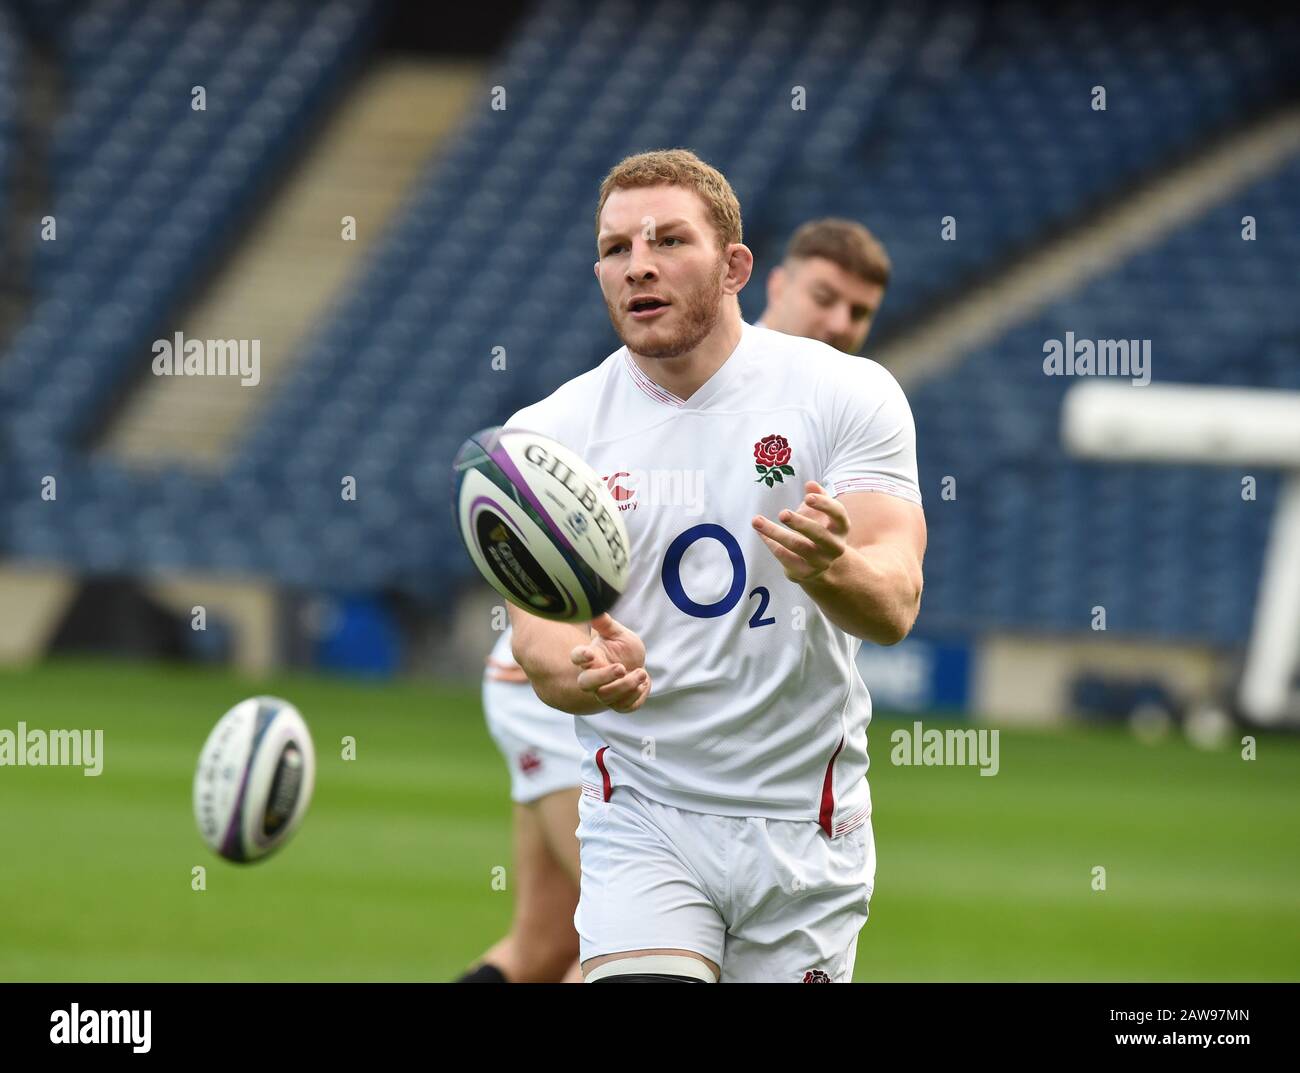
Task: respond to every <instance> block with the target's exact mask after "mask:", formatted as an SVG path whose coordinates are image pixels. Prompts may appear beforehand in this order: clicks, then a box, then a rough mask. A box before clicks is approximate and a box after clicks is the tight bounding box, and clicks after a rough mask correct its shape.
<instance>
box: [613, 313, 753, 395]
mask: <svg viewBox="0 0 1300 1073" xmlns="http://www.w3.org/2000/svg"><path fill="white" fill-rule="evenodd" d="M753 334H754V327H753V325H751V324H749V323H748V322H746V321H743V320H742V321H741V322H740V342H739V343H737V344H736V349H735V350H733V351H732V352H731V353H730V354H728V355H727V360H726V361H724V362H723V363H722V364H721V365H719V366H718V368H717V369H716V370H715V371H714V373H713V375H712V376H711V377H709V378H708V379H707V380H706V381H704V383H703V384H701V385H700V386H699V388H698V389H697V390H696V391H695V394H693V395H692V396H691V397H690V398H689V399H683V398H680V397H679V396H677V395H674V394H673V393H672V392H671V391H669V390H668V389H667V388H666V387H661V386H660V385H658V384H656V383H655V382H654V381H653V380H651V379H650V377H648V376H646V374H645V373H643V372H642V371H641V367H640V366H639V365H637V363H636V362H635V361H633V360H632V355H631V353H630V352H629V351H628V349H627V347H624V348H623V365H624V367H625V368H626V369H627V371H628V375H629V376H630V377H631V378H632V382H633V383H634V384H635V385H636V386H637V387H638V388H639V389H640V390H641V391H642V392H643V393H644V394H645V395H647V396H649V397H650V398H651V399H653V400H654V401H655V402H657V403H659V404H660V405H662V406H670V407H672V408H673V409H677V410H698V409H700V408H702V407H703V406H704V405H706V404H707V403H708V402H709V401H710V400H711V399H712V398H714V397H715V396H716V395H717V394H718V393H719V392H720V391H721V390H722V389H723V387H724V386H725V385H726V384H727V383H729V382H730V381H731V380H732V379H733V378H734V377H735V376H736V375H737V374H738V370H739V368H740V366H741V364H743V361H742V359H743V358H744V355H745V353H746V351H747V350H748V348H749V344H750V340H751V338H752V336H753Z"/></svg>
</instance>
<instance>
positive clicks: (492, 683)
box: [483, 678, 582, 805]
mask: <svg viewBox="0 0 1300 1073" xmlns="http://www.w3.org/2000/svg"><path fill="white" fill-rule="evenodd" d="M483 713H484V716H485V717H486V719H487V726H488V732H489V733H490V734H491V735H492V739H493V740H494V741H495V742H496V743H497V748H498V749H500V750H501V755H502V756H503V757H504V758H505V761H506V767H508V768H509V769H510V797H511V800H513V801H516V802H518V803H519V804H521V805H526V804H528V803H529V802H532V801H536V800H537V799H538V798H542V797H545V796H546V795H547V794H551V793H555V792H556V791H557V790H567V789H570V788H574V787H577V786H579V785H580V784H581V783H582V777H581V775H580V774H579V772H578V768H579V766H580V765H581V763H582V746H581V745H579V744H578V739H577V737H576V735H575V734H574V729H573V720H574V718H575V716H572V715H570V714H569V713H568V712H561V711H557V710H556V709H554V708H550V707H547V705H545V704H543V703H542V702H541V701H540V700H538V699H537V694H536V693H534V692H533V687H532V686H531V685H529V684H528V683H527V682H503V681H497V680H494V679H492V678H485V679H484V681H483Z"/></svg>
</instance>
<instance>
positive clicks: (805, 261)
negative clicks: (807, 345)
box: [758, 217, 891, 354]
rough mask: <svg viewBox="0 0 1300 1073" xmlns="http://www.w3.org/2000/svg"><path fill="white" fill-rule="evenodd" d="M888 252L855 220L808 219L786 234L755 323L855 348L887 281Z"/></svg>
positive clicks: (868, 326) (859, 346) (855, 350)
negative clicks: (763, 306) (787, 240)
mask: <svg viewBox="0 0 1300 1073" xmlns="http://www.w3.org/2000/svg"><path fill="white" fill-rule="evenodd" d="M890 272H891V265H890V262H889V254H887V253H886V252H885V247H884V246H882V245H881V244H880V242H879V241H877V239H876V237H875V236H874V235H873V234H872V233H871V232H870V231H868V230H867V229H866V228H865V227H863V226H862V225H861V224H860V223H858V222H857V221H855V220H840V219H835V218H833V217H832V218H827V219H824V220H810V221H809V222H808V223H806V224H804V225H803V226H802V227H800V228H799V230H798V231H796V232H795V233H794V235H793V236H792V237H791V238H790V244H789V245H788V246H786V249H785V259H784V260H783V261H782V262H781V263H780V264H779V265H777V266H776V267H775V268H773V269H772V271H771V272H769V273H768V276H767V308H766V309H765V310H763V315H762V316H761V317H759V319H758V323H759V324H760V325H761V326H762V327H764V328H771V329H773V330H774V331H778V332H785V333H786V334H788V335H806V336H808V337H809V338H811V339H820V340H821V341H822V342H823V343H829V344H830V345H831V346H833V347H835V348H836V349H837V350H842V351H844V353H846V354H857V353H859V352H860V351H861V350H862V344H863V343H865V342H866V340H867V333H868V332H870V331H871V325H872V322H873V321H874V319H875V316H876V313H877V312H878V311H879V309H880V303H881V301H882V300H883V299H884V297H885V288H886V287H888V286H889V275H890Z"/></svg>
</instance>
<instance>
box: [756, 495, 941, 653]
mask: <svg viewBox="0 0 1300 1073" xmlns="http://www.w3.org/2000/svg"><path fill="white" fill-rule="evenodd" d="M805 487H806V490H807V492H808V495H807V496H806V497H805V499H804V501H803V503H802V504H801V505H800V506H799V508H798V510H797V511H782V512H781V514H780V515H779V519H780V521H781V522H782V523H784V524H781V525H778V524H776V523H774V522H772V521H770V520H768V519H767V518H764V517H762V516H761V515H760V516H759V517H757V518H755V519H754V527H755V528H756V529H757V530H758V531H759V532H760V533H761V534H762V535H763V539H764V541H765V542H766V544H767V546H768V547H769V548H770V549H771V550H772V554H773V555H775V556H776V558H777V560H778V561H779V562H780V563H781V565H782V566H783V567H785V571H786V576H787V577H788V578H790V580H791V581H794V582H797V583H798V584H799V585H801V586H802V587H803V590H804V591H805V592H806V593H808V595H809V596H811V597H812V598H813V600H814V601H816V603H817V606H818V607H820V608H821V609H822V611H823V612H825V614H826V617H827V618H829V619H830V620H831V621H832V622H833V623H835V625H836V626H838V627H839V628H840V629H842V630H844V632H845V633H850V634H852V635H853V636H854V637H860V638H862V639H863V640H864V641H872V642H874V643H875V644H882V645H892V644H897V643H898V642H899V641H901V640H902V639H903V638H904V637H906V636H907V635H908V633H909V632H910V631H911V629H912V626H913V624H914V623H915V622H916V616H917V613H918V612H919V611H920V608H921V588H922V584H923V581H922V573H921V560H922V558H923V557H924V555H925V544H926V530H925V514H924V512H923V511H922V510H921V508H920V507H919V506H917V505H916V504H914V503H909V502H907V501H906V500H904V499H899V498H898V497H897V496H891V495H886V494H884V493H881V492H851V493H848V494H846V495H844V496H841V497H840V498H838V499H834V498H832V497H830V496H828V495H826V493H825V490H824V489H823V488H822V487H821V485H819V484H817V483H816V482H813V481H809V482H808V483H807V485H806V486H805Z"/></svg>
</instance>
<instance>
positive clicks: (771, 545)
mask: <svg viewBox="0 0 1300 1073" xmlns="http://www.w3.org/2000/svg"><path fill="white" fill-rule="evenodd" d="M804 491H805V492H806V493H807V494H806V495H805V496H804V499H803V502H802V503H801V504H800V505H799V509H798V510H783V511H781V513H780V514H779V515H777V517H778V519H779V520H780V521H782V522H784V523H785V524H784V525H777V523H776V522H774V521H772V520H771V519H769V518H765V517H763V515H761V514H759V515H756V516H755V518H754V520H753V522H752V523H751V524H752V525H753V526H754V528H755V529H756V530H758V535H759V536H761V537H762V538H763V543H764V544H766V545H767V546H768V550H770V551H771V552H772V554H773V555H774V556H775V557H776V561H777V562H779V563H780V564H781V566H782V567H783V568H784V569H785V576H786V577H788V578H789V579H790V580H791V581H795V582H798V583H800V584H802V583H803V582H805V581H812V580H815V579H817V578H819V577H821V576H822V575H823V574H825V573H826V571H827V570H828V569H830V567H831V566H832V565H833V564H834V562H835V560H837V559H838V558H839V557H840V556H841V555H843V554H844V550H845V548H846V547H847V546H848V545H847V544H846V542H845V538H846V537H847V536H848V535H849V512H848V511H847V510H845V509H844V504H842V503H841V502H840V501H839V500H838V499H835V498H833V497H832V496H828V495H827V494H826V489H825V488H823V487H822V486H821V485H820V484H818V483H817V482H816V481H806V482H805V483H804Z"/></svg>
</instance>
